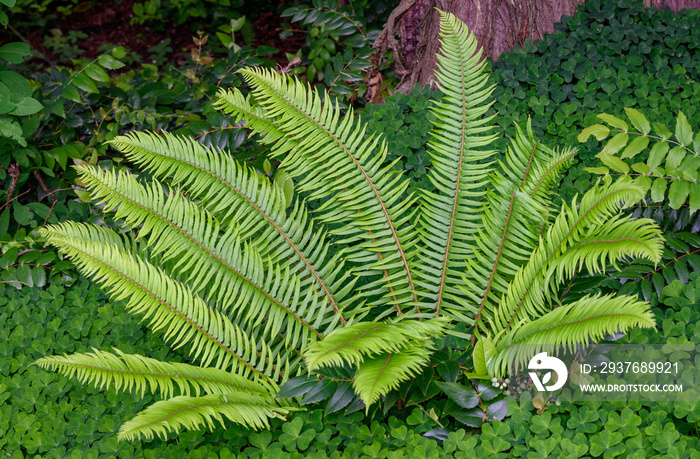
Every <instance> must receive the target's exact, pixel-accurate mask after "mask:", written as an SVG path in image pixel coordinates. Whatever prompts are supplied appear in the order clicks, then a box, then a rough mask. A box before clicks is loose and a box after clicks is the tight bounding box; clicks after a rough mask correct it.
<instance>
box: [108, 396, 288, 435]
mask: <svg viewBox="0 0 700 459" xmlns="http://www.w3.org/2000/svg"><path fill="white" fill-rule="evenodd" d="M290 410H291V409H290V408H281V407H279V406H277V405H275V404H274V402H271V401H269V399H267V398H264V397H260V396H257V395H251V394H248V393H244V392H243V393H241V392H232V393H228V394H211V395H205V396H203V397H187V396H179V397H174V398H171V399H170V400H165V401H161V402H156V403H154V404H153V405H151V406H149V407H148V408H146V409H145V410H143V411H141V412H140V413H139V414H137V415H136V417H134V419H132V420H131V421H128V422H125V423H124V424H122V426H121V428H120V429H119V436H118V439H119V440H139V439H145V440H152V439H153V437H154V436H156V435H157V436H158V437H161V438H163V439H165V438H167V435H168V434H169V433H170V432H179V431H180V430H181V429H182V428H185V429H188V430H196V429H199V428H200V427H202V426H206V427H208V428H209V429H213V428H214V427H215V425H214V421H218V422H220V423H221V425H224V418H226V419H228V420H229V421H232V422H235V423H236V424H241V425H243V426H246V427H250V428H252V429H262V428H269V427H270V423H269V419H272V418H279V419H284V417H285V416H286V415H287V414H288V413H289V412H290ZM292 411H293V410H292Z"/></svg>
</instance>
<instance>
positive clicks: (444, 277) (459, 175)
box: [435, 53, 467, 317]
mask: <svg viewBox="0 0 700 459" xmlns="http://www.w3.org/2000/svg"><path fill="white" fill-rule="evenodd" d="M459 68H460V71H461V74H462V79H461V80H462V133H461V136H460V144H459V163H458V166H457V183H456V184H455V193H454V196H452V214H451V215H450V223H449V229H448V231H447V243H446V245H445V256H444V257H443V260H442V272H441V273H440V286H439V287H438V293H437V296H436V298H435V300H436V302H435V317H440V305H441V303H442V296H443V292H444V290H445V284H446V282H447V263H448V262H449V259H450V246H451V245H452V232H453V231H454V225H455V217H456V215H457V203H458V201H459V192H460V185H461V183H462V167H463V163H464V150H465V146H464V142H465V136H466V134H465V132H466V130H467V94H466V93H467V88H466V85H465V81H464V74H465V72H464V56H463V54H462V53H459Z"/></svg>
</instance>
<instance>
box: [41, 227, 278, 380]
mask: <svg viewBox="0 0 700 459" xmlns="http://www.w3.org/2000/svg"><path fill="white" fill-rule="evenodd" d="M110 233H112V235H110ZM42 235H43V236H44V237H46V238H47V239H48V240H49V242H51V243H52V244H53V245H55V246H57V247H58V248H59V249H60V250H61V251H62V252H64V253H65V254H67V255H68V256H69V257H70V258H72V259H73V261H74V262H75V263H76V265H77V266H78V267H79V268H80V269H81V270H82V271H83V272H84V273H85V274H87V275H88V276H90V277H92V278H93V279H94V280H96V281H97V282H99V283H100V284H102V285H104V286H105V287H106V288H107V290H108V292H109V293H110V296H111V297H112V298H113V299H114V300H115V301H117V300H122V299H125V300H126V308H127V310H128V311H129V312H132V313H137V314H140V315H142V317H143V320H145V321H147V323H148V325H149V327H150V328H151V329H153V330H154V331H155V330H161V329H162V330H163V331H164V338H165V340H166V341H168V342H170V343H171V345H172V346H173V347H175V348H177V347H180V346H184V345H185V344H187V345H189V347H190V354H191V355H192V356H193V357H194V358H196V359H199V360H200V361H201V363H202V366H209V365H214V366H215V367H216V368H222V369H227V368H229V367H230V368H231V370H232V371H233V372H235V373H238V374H241V375H243V376H250V375H252V376H254V377H255V378H261V379H263V380H269V381H270V382H272V381H274V380H279V379H280V378H281V377H282V376H283V375H281V374H280V368H279V366H280V364H279V359H280V355H279V354H277V355H274V354H273V353H272V352H271V351H270V349H269V346H268V345H267V344H266V343H265V342H264V341H263V340H256V339H255V337H254V336H248V335H247V334H246V333H245V332H244V331H243V330H241V329H240V328H239V327H237V326H236V325H234V324H232V323H231V321H230V320H229V319H228V317H226V316H225V315H223V314H221V313H220V312H218V311H216V310H213V309H211V308H209V307H208V306H207V305H206V303H204V301H203V300H202V299H201V298H200V297H198V296H197V295H195V294H194V293H193V292H192V290H191V289H190V288H189V287H187V286H185V285H183V284H181V283H179V282H177V281H174V280H172V279H171V278H169V277H168V276H167V275H166V274H165V273H164V272H163V271H162V269H160V268H158V267H156V266H153V265H152V264H150V263H149V262H147V261H145V260H143V259H141V258H140V256H139V255H138V254H137V253H133V252H130V251H127V250H126V249H125V248H124V244H123V243H122V242H120V238H119V237H118V236H116V235H115V234H114V232H113V231H111V230H107V229H104V228H101V227H97V226H92V225H86V224H78V223H73V222H68V223H63V224H58V225H52V226H49V227H47V228H45V229H42ZM105 241H109V242H105Z"/></svg>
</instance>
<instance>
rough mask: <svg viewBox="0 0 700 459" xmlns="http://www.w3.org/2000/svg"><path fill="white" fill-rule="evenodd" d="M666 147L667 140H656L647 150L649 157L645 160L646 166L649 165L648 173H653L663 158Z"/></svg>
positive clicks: (667, 147)
mask: <svg viewBox="0 0 700 459" xmlns="http://www.w3.org/2000/svg"><path fill="white" fill-rule="evenodd" d="M668 149H669V145H668V142H657V143H655V144H654V146H653V147H652V148H651V151H650V152H649V159H648V160H647V166H649V173H650V174H653V173H654V171H655V170H656V168H657V167H659V166H660V165H661V163H662V162H663V160H664V158H666V153H667V152H668Z"/></svg>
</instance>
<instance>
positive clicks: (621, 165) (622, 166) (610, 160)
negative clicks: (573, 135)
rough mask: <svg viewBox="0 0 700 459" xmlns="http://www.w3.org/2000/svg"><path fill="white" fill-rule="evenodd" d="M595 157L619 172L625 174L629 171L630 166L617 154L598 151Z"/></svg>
mask: <svg viewBox="0 0 700 459" xmlns="http://www.w3.org/2000/svg"><path fill="white" fill-rule="evenodd" d="M596 158H598V159H600V160H601V161H602V162H603V164H605V165H606V166H608V167H609V168H610V169H612V170H614V171H616V172H620V173H622V174H627V173H628V172H629V171H630V167H629V166H628V165H627V163H625V162H624V161H623V160H621V159H620V158H618V157H617V156H613V155H609V154H606V153H602V152H601V153H598V154H597V155H596Z"/></svg>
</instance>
